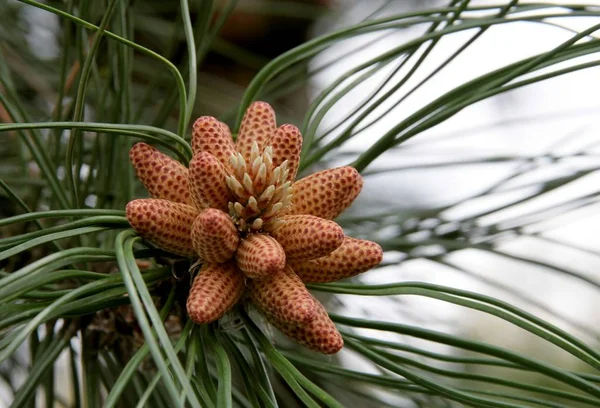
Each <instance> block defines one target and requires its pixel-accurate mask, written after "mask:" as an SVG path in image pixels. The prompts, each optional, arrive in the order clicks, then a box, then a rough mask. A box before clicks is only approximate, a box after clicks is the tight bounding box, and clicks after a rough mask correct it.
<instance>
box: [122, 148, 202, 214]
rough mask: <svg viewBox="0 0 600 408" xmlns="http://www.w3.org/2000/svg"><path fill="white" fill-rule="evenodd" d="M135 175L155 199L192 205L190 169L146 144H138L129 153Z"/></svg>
mask: <svg viewBox="0 0 600 408" xmlns="http://www.w3.org/2000/svg"><path fill="white" fill-rule="evenodd" d="M129 159H130V160H131V163H132V164H133V167H134V168H135V173H136V175H137V177H138V178H139V179H140V181H141V182H142V184H143V185H144V187H146V190H148V192H149V193H150V195H151V196H152V197H154V198H163V199H165V200H169V201H173V202H175V203H183V204H192V202H191V199H190V190H189V188H188V169H187V168H185V166H184V165H183V164H181V163H179V162H178V161H176V160H173V159H172V158H171V157H169V156H167V155H166V154H164V153H161V152H159V151H158V150H157V149H155V148H154V147H152V146H149V145H147V144H146V143H137V144H136V145H134V146H133V147H132V148H131V150H130V151H129Z"/></svg>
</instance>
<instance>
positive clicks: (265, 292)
mask: <svg viewBox="0 0 600 408" xmlns="http://www.w3.org/2000/svg"><path fill="white" fill-rule="evenodd" d="M248 288H249V291H250V298H251V299H252V301H253V302H254V303H255V304H256V306H258V308H259V309H260V310H266V311H268V312H269V314H271V315H272V316H273V317H274V318H275V319H277V320H279V321H281V322H285V323H294V324H304V323H309V322H310V321H312V320H313V319H314V318H315V310H316V309H315V301H314V300H313V298H312V296H311V294H310V293H309V292H308V290H307V289H306V286H304V283H302V281H301V280H300V278H298V276H297V275H296V274H295V273H294V271H293V269H292V268H291V267H289V266H287V267H286V268H285V269H284V270H283V271H281V272H279V273H278V274H276V275H274V276H272V277H270V278H268V279H255V280H253V281H251V283H250V284H249V285H248Z"/></svg>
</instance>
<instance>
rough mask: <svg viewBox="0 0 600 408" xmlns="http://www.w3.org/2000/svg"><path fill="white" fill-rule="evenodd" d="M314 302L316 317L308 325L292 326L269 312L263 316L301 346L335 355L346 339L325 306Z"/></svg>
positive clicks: (316, 301)
mask: <svg viewBox="0 0 600 408" xmlns="http://www.w3.org/2000/svg"><path fill="white" fill-rule="evenodd" d="M314 302H315V317H314V319H312V320H311V321H310V322H309V323H307V324H290V323H287V322H284V321H282V320H280V319H278V318H277V317H275V316H274V315H272V314H271V313H269V312H268V311H264V312H263V314H264V315H265V317H266V318H267V319H268V320H269V322H270V323H271V324H272V325H273V326H275V327H277V328H278V329H279V330H280V331H281V332H282V333H283V334H285V335H286V336H288V337H291V338H293V339H294V340H296V341H297V342H298V343H300V344H301V345H303V346H305V347H307V348H309V349H311V350H314V351H318V352H319V353H323V354H328V355H329V354H335V353H337V352H338V351H340V350H341V349H342V347H344V339H342V336H341V334H340V332H339V331H338V330H337V328H336V327H335V324H334V323H333V322H332V321H331V319H330V318H329V315H328V314H327V311H326V310H325V308H324V307H323V305H322V304H321V303H319V301H318V300H316V299H314Z"/></svg>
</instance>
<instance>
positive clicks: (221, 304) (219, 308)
mask: <svg viewBox="0 0 600 408" xmlns="http://www.w3.org/2000/svg"><path fill="white" fill-rule="evenodd" d="M244 289H245V286H244V275H243V274H242V273H241V272H240V271H238V270H237V268H236V267H235V265H234V264H233V263H231V262H229V263H224V264H205V265H204V266H203V267H202V269H200V272H199V273H198V275H196V278H194V283H193V285H192V288H191V289H190V294H189V296H188V300H187V311H188V314H189V316H190V318H191V319H192V320H193V321H195V322H196V323H198V324H203V323H210V322H214V321H215V320H217V319H219V318H221V317H222V316H223V315H224V314H225V313H226V312H227V311H228V310H229V309H231V308H232V307H233V305H235V304H236V303H237V302H238V301H239V299H240V297H241V296H242V294H243V293H244Z"/></svg>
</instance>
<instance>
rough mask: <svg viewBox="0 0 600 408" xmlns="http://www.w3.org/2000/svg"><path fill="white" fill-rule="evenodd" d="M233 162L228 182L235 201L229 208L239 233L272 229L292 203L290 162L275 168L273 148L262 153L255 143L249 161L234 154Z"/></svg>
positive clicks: (238, 154) (284, 162) (239, 154)
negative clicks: (280, 213) (282, 212)
mask: <svg viewBox="0 0 600 408" xmlns="http://www.w3.org/2000/svg"><path fill="white" fill-rule="evenodd" d="M230 163H231V167H232V173H231V174H230V175H228V176H226V182H227V187H228V188H229V190H230V191H231V196H232V198H233V199H232V201H229V204H228V209H229V216H230V217H231V219H232V220H233V223H234V224H235V225H236V227H237V229H238V231H239V232H240V233H242V234H248V233H254V232H259V231H262V230H263V229H268V228H272V227H273V226H274V225H273V224H274V223H275V222H276V219H277V215H278V214H279V212H280V211H281V209H283V208H285V207H287V206H289V205H290V204H291V202H292V196H293V195H292V183H291V181H289V180H288V179H289V174H290V171H289V169H288V161H287V160H285V161H283V162H282V163H281V164H280V165H278V166H276V165H275V164H274V163H273V149H272V148H271V146H266V147H265V148H264V149H263V151H262V153H261V151H260V149H259V147H258V143H256V142H254V143H253V144H252V150H251V153H250V159H249V161H248V162H246V160H245V159H244V157H243V156H242V154H241V153H234V154H232V155H231V157H230Z"/></svg>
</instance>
